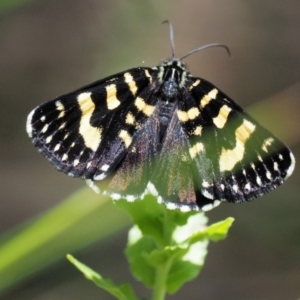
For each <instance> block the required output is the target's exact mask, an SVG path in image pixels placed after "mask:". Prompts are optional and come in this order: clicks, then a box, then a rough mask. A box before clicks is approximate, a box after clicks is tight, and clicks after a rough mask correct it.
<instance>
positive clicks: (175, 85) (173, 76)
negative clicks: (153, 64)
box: [159, 60, 187, 101]
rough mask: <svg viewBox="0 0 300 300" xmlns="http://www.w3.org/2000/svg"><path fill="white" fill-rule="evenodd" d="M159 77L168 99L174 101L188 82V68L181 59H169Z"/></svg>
mask: <svg viewBox="0 0 300 300" xmlns="http://www.w3.org/2000/svg"><path fill="white" fill-rule="evenodd" d="M159 77H160V80H161V82H162V92H163V94H164V95H165V97H166V100H167V101H172V99H173V98H175V97H177V96H178V93H180V91H181V88H182V87H183V86H184V85H185V83H186V78H187V70H186V68H185V66H184V64H183V63H182V62H181V61H178V60H174V61H167V62H165V63H164V64H163V65H162V67H161V69H160V76H159Z"/></svg>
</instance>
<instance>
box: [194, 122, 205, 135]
mask: <svg viewBox="0 0 300 300" xmlns="http://www.w3.org/2000/svg"><path fill="white" fill-rule="evenodd" d="M202 129H203V127H202V126H200V125H199V126H197V127H196V128H195V130H194V131H193V132H192V134H193V135H198V136H200V135H201V134H202Z"/></svg>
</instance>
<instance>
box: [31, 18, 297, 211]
mask: <svg viewBox="0 0 300 300" xmlns="http://www.w3.org/2000/svg"><path fill="white" fill-rule="evenodd" d="M168 24H169V27H170V32H171V43H172V50H173V55H172V58H171V59H168V60H165V61H164V62H163V63H161V64H160V65H158V66H156V67H152V68H151V67H136V68H132V69H129V70H127V71H123V72H120V73H118V74H114V75H112V76H109V77H106V78H104V79H101V80H98V81H96V82H94V83H91V84H89V85H86V86H84V87H82V88H80V89H77V90H75V91H73V92H71V93H68V94H64V95H62V96H60V97H57V98H55V99H53V100H51V101H49V102H46V103H44V104H42V105H40V106H38V107H36V108H35V109H34V110H33V111H32V112H31V113H30V114H29V116H28V119H27V133H28V135H29V137H30V138H31V140H32V142H33V144H34V146H35V147H36V148H37V149H38V151H39V152H41V153H42V154H43V155H44V156H45V157H46V158H47V159H48V160H49V161H50V162H51V163H52V164H53V165H54V166H55V167H56V169H58V170H59V171H62V172H64V173H66V174H68V175H69V176H72V177H79V178H82V179H86V180H87V183H88V184H89V185H90V186H91V187H93V188H94V189H95V190H98V187H97V186H96V184H95V183H97V181H101V180H103V179H107V185H106V188H105V189H104V190H103V191H101V192H103V193H104V194H108V195H110V196H111V197H112V199H114V200H117V199H126V200H128V201H135V200H136V199H142V198H143V197H144V196H145V194H147V193H150V194H153V195H154V196H156V197H157V200H158V201H159V202H161V203H164V204H165V205H166V206H167V208H169V209H180V210H182V211H189V210H203V211H206V210H209V209H212V208H213V207H215V206H217V205H218V204H220V203H221V202H232V203H240V202H247V201H250V200H252V199H254V198H257V197H259V196H262V195H264V194H265V193H267V192H269V191H271V190H274V189H275V188H276V187H278V186H279V185H281V184H282V183H283V182H284V180H285V179H287V178H288V177H289V176H290V175H291V174H292V172H293V170H294V167H295V159H294V156H293V154H292V152H291V151H290V150H289V148H288V147H287V146H286V145H285V144H283V143H282V142H281V141H280V140H278V139H277V138H276V137H275V136H274V135H273V134H272V133H270V132H269V131H268V130H266V129H265V128H263V127H262V126H261V125H259V124H258V123H257V122H256V121H255V120H254V119H253V118H252V117H251V116H250V115H248V114H247V113H246V112H245V111H244V110H243V109H242V108H241V107H240V106H239V105H238V104H236V103H235V102H234V101H233V100H232V99H231V98H230V97H228V96H227V95H226V94H224V93H223V92H222V91H220V90H219V89H218V88H217V87H216V86H214V85H213V84H212V83H210V82H208V81H206V80H205V79H202V78H199V77H195V76H193V75H192V74H190V72H189V71H188V69H187V67H186V65H185V63H184V61H183V59H184V58H186V57H187V56H188V55H190V54H192V53H194V52H196V51H200V50H203V49H204V48H207V47H212V46H221V47H225V48H226V49H227V50H228V48H227V47H226V46H224V45H222V44H211V45H207V46H204V47H201V48H198V49H196V50H194V51H191V52H190V53H188V54H187V55H185V56H184V57H182V58H181V59H178V58H176V57H175V55H174V42H173V28H172V26H171V25H170V23H168Z"/></svg>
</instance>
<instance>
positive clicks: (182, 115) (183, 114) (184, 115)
mask: <svg viewBox="0 0 300 300" xmlns="http://www.w3.org/2000/svg"><path fill="white" fill-rule="evenodd" d="M199 114H200V111H199V109H198V108H197V107H192V108H190V109H189V110H188V111H182V110H178V111H177V116H178V119H179V120H180V121H181V122H187V121H188V120H194V119H195V118H197V117H198V116H199Z"/></svg>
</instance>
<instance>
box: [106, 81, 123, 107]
mask: <svg viewBox="0 0 300 300" xmlns="http://www.w3.org/2000/svg"><path fill="white" fill-rule="evenodd" d="M105 89H106V103H107V108H108V109H110V110H112V109H115V108H117V107H118V106H119V105H120V103H121V102H120V101H119V100H118V98H117V88H116V85H115V84H110V85H108V86H107V87H106V88H105Z"/></svg>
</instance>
